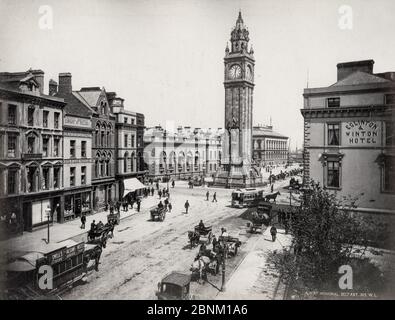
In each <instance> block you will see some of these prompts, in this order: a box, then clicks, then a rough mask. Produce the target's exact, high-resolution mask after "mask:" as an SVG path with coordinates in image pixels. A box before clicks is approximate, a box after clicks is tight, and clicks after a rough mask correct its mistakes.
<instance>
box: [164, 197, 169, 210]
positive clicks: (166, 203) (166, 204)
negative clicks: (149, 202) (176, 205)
mask: <svg viewBox="0 0 395 320" xmlns="http://www.w3.org/2000/svg"><path fill="white" fill-rule="evenodd" d="M164 203H165V209H166V210H167V206H168V205H169V200H168V199H167V198H166V199H165V201H164Z"/></svg>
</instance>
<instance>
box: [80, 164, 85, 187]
mask: <svg viewBox="0 0 395 320" xmlns="http://www.w3.org/2000/svg"><path fill="white" fill-rule="evenodd" d="M81 184H86V167H81Z"/></svg>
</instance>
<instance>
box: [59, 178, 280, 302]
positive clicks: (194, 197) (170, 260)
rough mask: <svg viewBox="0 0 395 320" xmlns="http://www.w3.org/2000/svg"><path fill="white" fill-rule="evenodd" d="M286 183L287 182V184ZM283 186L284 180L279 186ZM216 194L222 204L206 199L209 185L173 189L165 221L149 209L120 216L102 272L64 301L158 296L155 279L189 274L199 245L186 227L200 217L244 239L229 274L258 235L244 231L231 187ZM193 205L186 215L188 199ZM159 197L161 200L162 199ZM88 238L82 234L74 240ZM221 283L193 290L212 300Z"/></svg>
mask: <svg viewBox="0 0 395 320" xmlns="http://www.w3.org/2000/svg"><path fill="white" fill-rule="evenodd" d="M283 183H284V184H285V183H286V182H285V181H284V182H283ZM278 187H280V184H279V185H278ZM209 190H210V193H211V194H212V193H213V192H214V191H216V192H217V199H218V202H212V201H211V196H210V201H205V193H206V191H207V189H205V188H202V187H199V188H197V187H195V188H194V189H187V188H185V187H182V186H180V187H176V188H175V189H171V199H170V201H171V202H172V204H173V211H172V213H170V214H167V216H166V219H165V221H163V222H152V221H149V218H150V217H149V213H148V210H145V211H142V212H141V213H139V214H136V215H133V216H131V217H128V218H125V219H124V220H122V222H121V224H120V225H119V226H117V228H116V229H115V232H114V234H115V236H114V238H113V239H111V240H110V241H109V242H108V244H107V248H106V249H104V251H103V254H102V259H101V265H100V270H99V272H95V273H93V275H92V276H91V277H90V279H89V281H88V283H87V284H85V285H82V286H77V287H75V288H73V289H72V290H71V291H70V292H68V293H67V294H65V295H64V296H63V298H64V299H155V298H156V297H155V290H156V288H157V283H158V282H159V281H160V280H161V278H162V277H163V276H164V275H165V274H167V273H169V272H171V271H174V270H178V271H183V272H189V267H190V264H191V263H192V261H193V259H194V257H195V256H196V254H197V251H198V247H196V248H194V249H190V248H189V245H188V236H187V231H188V230H192V229H193V227H194V226H195V225H197V224H198V223H199V221H200V219H202V220H203V221H204V223H205V224H206V225H212V226H213V233H214V234H216V235H218V234H219V232H220V229H221V227H225V228H227V231H228V232H229V234H230V235H234V236H239V237H240V239H241V241H242V242H243V245H242V247H241V248H240V249H241V250H240V252H239V254H238V256H236V257H235V258H231V259H229V260H228V262H227V270H226V274H227V277H228V276H229V275H231V273H232V272H233V271H234V269H235V268H236V267H237V266H238V264H239V263H240V261H241V260H242V258H243V257H244V256H245V255H246V254H247V251H248V243H249V241H251V240H252V239H254V238H256V237H259V236H260V235H251V234H249V233H246V232H245V229H246V228H245V226H246V223H247V220H245V219H244V218H243V213H244V212H245V211H246V209H236V208H231V207H230V194H231V190H226V189H209ZM187 199H188V200H189V202H190V204H191V207H190V209H189V211H190V212H189V213H188V214H185V210H184V202H185V200H187ZM158 201H159V199H158ZM84 237H85V235H83V236H78V237H75V238H74V239H75V240H81V239H83V238H84ZM220 285H221V275H217V276H216V277H214V276H211V277H209V283H206V284H205V285H199V284H196V283H194V284H193V285H192V287H191V291H192V293H193V294H195V296H196V298H197V299H199V298H206V299H209V298H213V297H215V296H216V295H217V293H218V288H219V287H220Z"/></svg>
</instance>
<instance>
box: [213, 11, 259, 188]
mask: <svg viewBox="0 0 395 320" xmlns="http://www.w3.org/2000/svg"><path fill="white" fill-rule="evenodd" d="M249 40H250V38H249V32H248V30H247V28H246V27H245V25H244V21H243V18H242V16H241V12H239V16H238V18H237V21H236V25H235V26H234V28H233V30H232V32H231V38H230V43H231V46H230V48H229V46H228V45H227V46H226V49H225V57H224V64H225V72H224V86H225V135H224V139H223V157H222V162H221V164H222V167H221V168H220V170H219V171H218V172H217V174H216V177H215V182H214V183H215V184H216V185H223V186H226V187H229V188H233V187H249V186H257V185H260V184H262V178H261V175H260V173H259V170H257V169H256V168H255V167H253V165H252V163H251V161H252V127H253V121H252V110H253V92H254V66H255V59H254V51H253V49H252V47H251V46H249Z"/></svg>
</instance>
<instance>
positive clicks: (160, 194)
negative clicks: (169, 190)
mask: <svg viewBox="0 0 395 320" xmlns="http://www.w3.org/2000/svg"><path fill="white" fill-rule="evenodd" d="M158 196H159V199H161V198H162V191H161V190H159V191H158Z"/></svg>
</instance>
